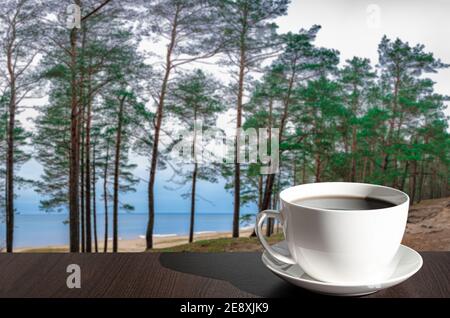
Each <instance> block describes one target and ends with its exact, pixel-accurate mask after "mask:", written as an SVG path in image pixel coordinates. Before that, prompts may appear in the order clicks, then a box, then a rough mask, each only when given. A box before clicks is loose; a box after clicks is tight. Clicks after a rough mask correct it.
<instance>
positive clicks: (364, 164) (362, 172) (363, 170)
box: [360, 157, 367, 182]
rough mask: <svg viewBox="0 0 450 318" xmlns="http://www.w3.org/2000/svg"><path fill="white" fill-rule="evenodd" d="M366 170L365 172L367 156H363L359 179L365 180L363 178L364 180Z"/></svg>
mask: <svg viewBox="0 0 450 318" xmlns="http://www.w3.org/2000/svg"><path fill="white" fill-rule="evenodd" d="M366 172H367V157H364V160H363V168H362V170H361V179H360V181H361V182H365V180H366Z"/></svg>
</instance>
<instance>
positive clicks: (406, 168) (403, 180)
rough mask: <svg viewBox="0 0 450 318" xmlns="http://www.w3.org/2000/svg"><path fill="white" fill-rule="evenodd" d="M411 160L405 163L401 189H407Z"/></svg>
mask: <svg viewBox="0 0 450 318" xmlns="http://www.w3.org/2000/svg"><path fill="white" fill-rule="evenodd" d="M408 170H409V161H406V163H405V169H404V170H403V176H402V182H401V184H400V190H402V191H405V190H404V189H405V184H406V178H408Z"/></svg>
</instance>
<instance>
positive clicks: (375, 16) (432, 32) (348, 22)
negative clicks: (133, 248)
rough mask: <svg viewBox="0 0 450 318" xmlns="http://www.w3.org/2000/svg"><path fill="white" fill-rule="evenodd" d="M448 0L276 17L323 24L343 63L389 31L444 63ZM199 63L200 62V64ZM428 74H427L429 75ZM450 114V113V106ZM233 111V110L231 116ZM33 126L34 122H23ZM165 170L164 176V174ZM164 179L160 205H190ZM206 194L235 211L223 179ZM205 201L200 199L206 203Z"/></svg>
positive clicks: (350, 4) (141, 194)
mask: <svg viewBox="0 0 450 318" xmlns="http://www.w3.org/2000/svg"><path fill="white" fill-rule="evenodd" d="M449 13H450V1H444V0H428V1H425V0H413V1H411V0H408V1H407V0H395V1H393V0H391V1H388V0H383V1H365V0H314V1H313V0H292V2H291V4H290V7H289V13H288V15H287V16H284V17H281V18H279V19H277V21H276V22H277V23H278V24H279V26H280V28H279V31H280V32H288V31H292V32H297V31H298V30H300V29H301V28H309V27H311V26H312V25H313V24H319V25H321V26H322V29H321V30H320V32H319V34H318V37H317V41H316V44H317V45H319V46H324V47H328V48H334V49H337V50H339V51H340V52H341V62H344V61H345V60H346V59H350V58H352V57H353V56H359V57H367V58H370V59H371V61H372V64H373V65H375V64H376V63H377V46H378V43H379V42H380V40H381V38H382V36H383V35H384V34H386V35H387V36H388V37H389V38H392V39H394V38H396V37H399V38H400V39H402V40H403V41H408V42H409V43H410V44H411V45H415V44H417V43H421V44H424V45H425V50H426V51H427V52H433V53H434V55H435V56H436V57H438V58H440V59H441V60H442V61H443V62H445V63H450V44H449V43H448V41H449V39H450V18H449V17H448V14H449ZM143 47H144V48H146V49H151V50H155V49H157V50H158V51H161V52H159V53H160V54H161V55H162V54H163V53H164V46H163V45H162V43H159V44H157V45H155V44H154V43H145V44H144V45H143ZM197 66H200V65H197ZM208 68H209V69H210V71H211V70H214V71H215V75H216V76H217V77H219V78H226V76H225V74H224V72H225V71H226V70H225V69H224V68H222V67H221V68H213V67H212V68H210V67H208ZM427 76H428V75H427ZM431 78H433V79H434V81H435V82H436V91H437V92H439V93H441V94H446V95H450V69H446V70H442V71H440V72H439V73H438V74H434V75H432V76H431ZM446 113H447V114H448V115H450V110H449V109H447V111H446ZM34 114H35V113H34V112H32V111H30V110H27V111H25V112H24V113H23V114H22V115H21V118H22V121H24V123H25V122H26V121H27V120H26V119H27V118H30V117H33V116H34ZM233 114H234V113H233ZM233 114H231V115H233ZM221 121H222V123H221V124H220V123H219V126H222V128H223V126H224V125H227V124H228V125H229V124H230V121H229V118H228V119H227V117H226V116H223V117H222V120H221ZM25 125H26V126H28V127H29V126H30V121H28V122H27V123H25ZM136 160H138V161H139V164H140V165H139V168H138V169H137V170H136V174H137V175H140V176H141V177H143V178H145V177H146V176H147V171H146V169H147V166H148V164H147V163H148V160H147V158H140V159H136ZM40 173H41V169H40V166H39V165H38V164H37V163H36V162H35V161H34V160H32V161H30V162H29V163H27V164H26V165H24V167H23V168H22V170H21V175H23V176H25V177H28V178H38V177H39V175H40ZM165 174H166V175H165ZM168 178H169V175H167V172H163V173H162V174H160V177H159V180H161V181H164V180H162V179H168ZM163 183H164V182H159V185H158V186H157V192H158V193H159V198H160V200H159V204H162V206H159V207H158V210H160V209H162V210H164V206H165V205H166V204H168V205H170V207H169V206H167V207H166V208H167V209H174V208H177V209H178V207H181V206H184V205H185V204H186V202H185V201H183V200H182V199H180V200H179V201H180V202H178V201H177V202H174V200H173V198H174V194H173V192H171V191H166V190H165V189H164V188H163ZM200 187H202V188H203V191H204V196H205V197H208V198H209V199H210V200H212V201H215V202H216V204H217V205H215V206H214V207H213V209H214V210H220V211H231V206H232V200H231V195H230V199H229V200H226V199H225V197H224V193H223V192H224V190H223V183H219V184H215V185H211V184H207V185H206V184H201V185H200ZM20 192H21V193H20V194H19V195H20V199H19V200H18V201H19V202H18V203H19V206H22V207H23V210H28V209H29V208H30V209H31V207H36V206H37V198H36V196H35V193H34V191H33V190H32V189H26V190H22V191H20ZM129 197H131V198H132V200H133V202H135V203H136V204H137V205H143V206H145V202H146V201H145V184H144V183H142V182H141V184H140V186H139V189H138V192H137V193H136V194H133V195H129ZM202 205H203V203H200V206H202ZM204 209H205V210H209V209H211V206H208V205H206V206H205V207H204Z"/></svg>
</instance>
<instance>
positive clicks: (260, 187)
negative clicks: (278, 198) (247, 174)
mask: <svg viewBox="0 0 450 318" xmlns="http://www.w3.org/2000/svg"><path fill="white" fill-rule="evenodd" d="M263 181H264V180H263V175H262V174H260V175H259V176H258V211H261V205H262V196H263Z"/></svg>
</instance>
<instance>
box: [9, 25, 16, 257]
mask: <svg viewBox="0 0 450 318" xmlns="http://www.w3.org/2000/svg"><path fill="white" fill-rule="evenodd" d="M11 34H12V35H11V36H12V39H11V40H10V45H9V46H8V50H7V64H8V75H9V81H10V83H9V87H10V99H9V109H8V112H9V114H8V115H9V119H8V128H7V129H8V134H7V135H8V137H7V140H8V142H7V151H6V152H7V153H6V251H7V252H8V253H12V252H13V249H14V131H15V123H16V106H17V105H16V75H15V74H14V62H13V51H12V44H13V43H14V42H15V36H16V30H15V23H13V24H12V32H11Z"/></svg>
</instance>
